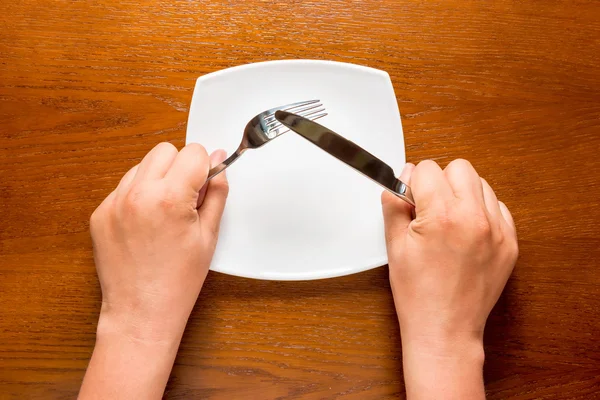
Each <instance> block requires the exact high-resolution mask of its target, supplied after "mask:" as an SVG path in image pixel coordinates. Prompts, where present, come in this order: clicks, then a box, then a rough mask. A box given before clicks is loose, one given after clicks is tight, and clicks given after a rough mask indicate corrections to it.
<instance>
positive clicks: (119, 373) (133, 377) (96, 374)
mask: <svg viewBox="0 0 600 400" xmlns="http://www.w3.org/2000/svg"><path fill="white" fill-rule="evenodd" d="M180 340H181V335H174V336H173V337H172V338H169V339H166V340H161V341H155V340H145V339H144V338H142V337H139V336H137V335H130V334H128V333H126V332H123V331H121V330H120V329H119V327H118V326H117V322H116V321H112V320H110V319H108V318H105V319H103V317H100V321H99V323H98V330H97V335H96V345H95V347H94V353H93V355H92V358H91V360H90V364H89V366H88V369H87V372H86V374H85V378H84V380H83V384H82V386H81V391H80V393H79V399H85V400H87V399H109V398H110V399H136V398H139V399H160V398H162V395H163V392H164V390H165V386H166V384H167V381H168V379H169V374H170V372H171V368H172V367H173V362H174V360H175V356H176V354H177V349H178V347H179V342H180Z"/></svg>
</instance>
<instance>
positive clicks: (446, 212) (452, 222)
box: [436, 204, 460, 230]
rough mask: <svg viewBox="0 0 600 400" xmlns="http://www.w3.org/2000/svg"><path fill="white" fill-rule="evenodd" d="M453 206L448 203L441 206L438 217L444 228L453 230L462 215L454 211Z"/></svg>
mask: <svg viewBox="0 0 600 400" xmlns="http://www.w3.org/2000/svg"><path fill="white" fill-rule="evenodd" d="M452 210H453V209H452V207H450V206H449V205H447V204H444V205H443V206H440V208H439V210H438V211H437V216H436V219H437V221H438V223H439V225H440V226H441V227H442V229H445V230H453V229H454V228H455V227H456V226H457V225H458V223H459V221H460V216H459V215H458V213H457V212H456V211H452Z"/></svg>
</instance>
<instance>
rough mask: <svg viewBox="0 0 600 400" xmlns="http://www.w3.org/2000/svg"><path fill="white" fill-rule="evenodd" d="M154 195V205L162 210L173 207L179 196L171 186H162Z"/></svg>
mask: <svg viewBox="0 0 600 400" xmlns="http://www.w3.org/2000/svg"><path fill="white" fill-rule="evenodd" d="M156 197H157V198H156V206H157V207H158V208H159V209H160V210H163V211H169V210H172V209H173V208H175V206H176V205H177V203H179V198H180V196H179V194H178V192H177V191H176V190H175V189H174V188H172V187H166V188H164V189H163V190H162V191H161V192H160V194H158V195H157V196H156Z"/></svg>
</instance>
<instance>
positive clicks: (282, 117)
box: [275, 111, 415, 206]
mask: <svg viewBox="0 0 600 400" xmlns="http://www.w3.org/2000/svg"><path fill="white" fill-rule="evenodd" d="M275 118H276V119H277V120H278V121H279V122H281V123H282V124H283V125H285V126H286V127H287V128H288V129H290V130H291V131H293V132H295V133H297V134H298V135H300V136H301V137H303V138H304V139H306V140H308V141H309V142H311V143H312V144H314V145H315V146H317V147H319V148H320V149H321V150H323V151H325V152H326V153H328V154H330V155H332V156H333V157H335V158H337V159H338V160H340V161H342V162H343V163H345V164H346V165H348V166H350V167H352V168H353V169H355V170H356V171H358V172H360V173H361V174H363V175H364V176H366V177H367V178H370V179H371V180H373V181H374V182H376V183H378V184H379V185H381V186H383V187H384V188H385V189H387V190H389V191H390V192H392V193H393V194H395V195H396V196H398V197H400V198H401V199H402V200H404V201H406V202H407V203H409V204H410V205H412V206H414V205H415V201H414V198H413V196H412V192H411V190H410V187H409V186H408V185H406V184H405V183H404V182H402V181H401V180H399V179H398V178H396V174H395V173H394V170H393V169H392V167H390V166H389V165H388V164H386V163H384V162H383V161H381V160H380V159H379V158H377V157H375V156H374V155H373V154H371V153H369V152H368V151H366V150H365V149H363V148H362V147H360V146H359V145H357V144H356V143H354V142H352V141H350V140H348V139H346V138H344V137H343V136H341V135H339V134H337V133H335V132H333V131H332V130H330V129H328V128H326V127H324V126H323V125H319V124H317V123H316V122H313V121H311V120H309V119H306V118H303V117H301V116H299V115H296V114H292V113H290V112H287V111H277V112H276V113H275Z"/></svg>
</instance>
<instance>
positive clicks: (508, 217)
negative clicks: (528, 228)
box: [498, 201, 517, 235]
mask: <svg viewBox="0 0 600 400" xmlns="http://www.w3.org/2000/svg"><path fill="white" fill-rule="evenodd" d="M498 206H499V207H500V212H501V213H502V217H503V218H504V220H505V221H506V223H507V225H508V226H509V227H510V228H511V229H512V230H513V232H514V233H515V235H516V234H517V228H516V226H515V221H514V219H513V217H512V214H511V213H510V211H509V210H508V207H506V204H504V203H503V202H501V201H499V202H498Z"/></svg>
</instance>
